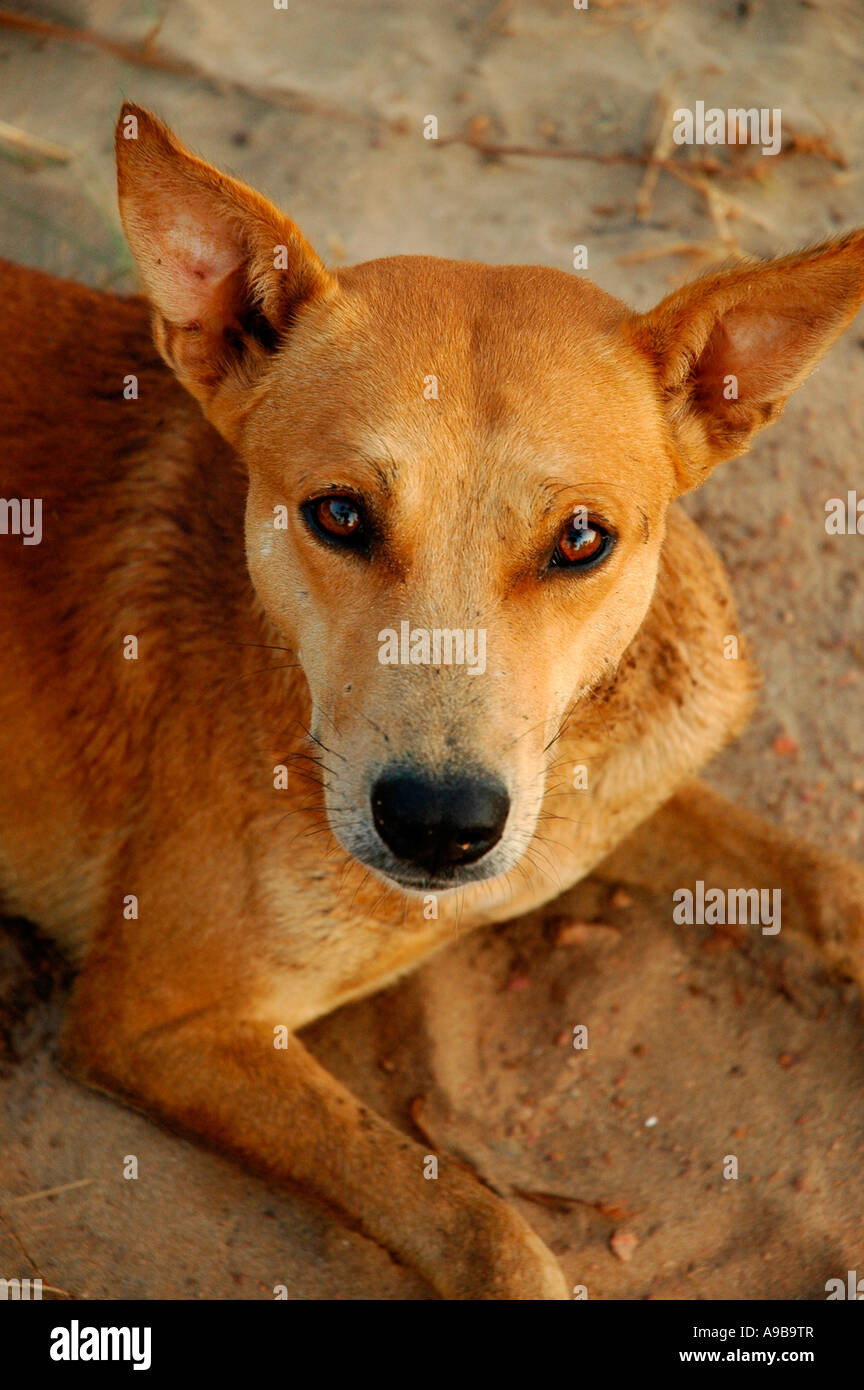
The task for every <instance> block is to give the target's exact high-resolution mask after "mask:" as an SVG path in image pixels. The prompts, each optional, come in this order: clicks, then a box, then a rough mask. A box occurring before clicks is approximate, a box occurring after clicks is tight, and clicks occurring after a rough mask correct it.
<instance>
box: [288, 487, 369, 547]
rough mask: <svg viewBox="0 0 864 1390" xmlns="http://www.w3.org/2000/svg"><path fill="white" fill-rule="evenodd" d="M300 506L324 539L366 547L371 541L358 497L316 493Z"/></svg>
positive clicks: (309, 523) (309, 521)
mask: <svg viewBox="0 0 864 1390" xmlns="http://www.w3.org/2000/svg"><path fill="white" fill-rule="evenodd" d="M301 510H302V512H303V515H304V517H305V518H306V522H307V525H309V526H310V527H311V529H312V530H313V531H314V532H315V533H316V535H318V536H320V537H321V538H322V540H325V541H329V542H330V543H333V544H336V545H342V546H346V547H348V548H350V549H351V550H363V549H365V548H366V546H367V545H368V543H369V532H368V526H367V523H366V517H365V515H364V512H363V506H362V504H361V503H360V502H358V500H357V498H356V497H350V496H348V495H344V494H331V495H330V496H329V497H313V498H312V500H311V501H310V502H306V503H304V505H303V507H302V509H301Z"/></svg>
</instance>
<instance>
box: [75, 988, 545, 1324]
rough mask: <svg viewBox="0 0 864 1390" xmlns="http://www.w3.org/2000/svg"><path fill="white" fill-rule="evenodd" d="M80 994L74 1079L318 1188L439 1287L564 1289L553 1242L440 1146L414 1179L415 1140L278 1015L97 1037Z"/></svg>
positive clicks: (216, 1018) (101, 1029)
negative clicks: (432, 1164) (348, 1086)
mask: <svg viewBox="0 0 864 1390" xmlns="http://www.w3.org/2000/svg"><path fill="white" fill-rule="evenodd" d="M98 993H99V994H100V996H101V997H105V996H104V995H103V993H102V991H101V989H99V990H98ZM88 994H90V995H91V998H90V1000H88V999H87V995H88ZM79 995H80V1004H79V1006H78V1009H77V1010H76V1012H75V1013H74V1014H73V1016H72V1020H71V1023H70V1026H69V1029H68V1033H67V1058H68V1060H69V1062H70V1064H71V1067H72V1069H73V1071H74V1072H76V1073H77V1074H78V1075H79V1076H80V1077H81V1079H83V1080H87V1081H89V1082H90V1083H91V1084H95V1085H98V1086H100V1087H102V1088H104V1089H107V1090H109V1091H112V1092H114V1093H118V1094H120V1095H122V1096H124V1097H125V1098H126V1099H127V1100H128V1101H129V1102H130V1103H131V1104H132V1105H134V1106H135V1107H136V1108H140V1109H143V1110H146V1111H148V1112H150V1113H151V1114H154V1115H156V1116H158V1117H159V1118H161V1119H162V1120H163V1121H165V1122H166V1123H168V1124H169V1125H171V1126H174V1127H181V1128H182V1129H184V1130H186V1131H189V1132H191V1133H194V1134H197V1135H199V1136H202V1137H203V1138H205V1139H206V1140H207V1141H208V1142H210V1143H212V1144H214V1145H216V1146H217V1147H219V1148H220V1149H222V1150H223V1151H226V1152H228V1153H231V1154H232V1155H234V1156H235V1157H236V1158H238V1159H240V1160H241V1161H242V1162H244V1163H245V1164H247V1165H248V1166H249V1167H251V1168H253V1169H254V1170H256V1171H258V1172H259V1173H262V1174H264V1175H265V1176H267V1177H269V1178H270V1179H272V1180H275V1181H278V1182H283V1181H284V1182H289V1183H292V1184H296V1185H298V1186H299V1187H300V1188H301V1189H303V1190H305V1191H306V1192H308V1193H310V1194H312V1195H314V1196H316V1197H318V1198H321V1199H323V1200H325V1201H326V1202H327V1203H329V1204H330V1205H331V1206H333V1207H335V1208H337V1209H338V1210H339V1211H340V1212H341V1213H342V1214H343V1215H344V1216H345V1217H347V1219H348V1221H349V1222H350V1223H351V1224H352V1225H354V1226H356V1227H357V1228H359V1229H360V1230H361V1231H363V1232H364V1233H365V1234H366V1235H368V1236H371V1237H372V1239H373V1240H375V1241H377V1242H379V1243H380V1244H381V1245H383V1246H385V1247H386V1248H387V1249H388V1250H390V1251H391V1252H392V1253H393V1254H395V1255H396V1257H397V1258H399V1259H400V1260H403V1261H404V1262H405V1263H407V1264H409V1265H411V1266H412V1267H413V1268H415V1269H416V1270H418V1271H419V1273H420V1274H422V1275H423V1277H424V1278H426V1279H427V1280H428V1282H429V1283H430V1284H431V1285H432V1287H433V1288H434V1289H436V1290H437V1292H438V1293H439V1294H441V1295H442V1296H444V1297H446V1298H456V1299H471V1298H478V1299H496V1298H498V1299H562V1298H566V1297H567V1296H568V1295H567V1289H566V1286H565V1283H564V1279H563V1276H562V1274H561V1271H560V1268H559V1266H558V1264H557V1262H556V1260H555V1259H554V1257H553V1255H552V1254H551V1252H550V1251H549V1250H548V1249H547V1248H546V1246H545V1245H543V1243H542V1241H541V1240H540V1239H539V1238H538V1237H537V1236H536V1235H535V1233H534V1232H533V1231H532V1230H531V1228H530V1227H529V1226H528V1225H527V1224H526V1223H525V1222H524V1221H523V1219H522V1217H521V1216H520V1215H519V1214H518V1213H517V1212H516V1211H515V1210H513V1209H512V1208H511V1207H509V1206H507V1204H506V1203H505V1202H503V1201H501V1200H500V1199H499V1198H498V1197H496V1196H495V1195H494V1193H492V1192H490V1191H489V1190H488V1188H486V1187H484V1186H483V1185H482V1184H481V1183H480V1182H479V1181H478V1180H477V1179H476V1178H474V1177H473V1176H472V1175H471V1174H470V1173H469V1172H468V1171H467V1170H465V1169H464V1168H462V1167H460V1166H459V1165H458V1164H457V1163H456V1162H454V1161H453V1160H450V1159H448V1158H446V1157H443V1156H442V1157H441V1158H440V1159H439V1175H438V1177H437V1179H434V1180H428V1179H426V1178H425V1177H424V1158H425V1154H424V1150H423V1149H422V1148H420V1147H419V1146H418V1145H417V1144H415V1143H413V1142H412V1141H411V1140H410V1139H408V1138H407V1137H406V1136H405V1135H404V1134H402V1133H400V1132H399V1131H398V1130H396V1129H394V1128H393V1127H392V1126H391V1125H389V1124H388V1123H387V1122H386V1121H384V1120H383V1119H381V1118H380V1117H379V1116H378V1115H376V1114H374V1113H373V1112H372V1111H371V1110H369V1109H367V1108H366V1107H365V1106H364V1105H362V1104H361V1103H360V1102H359V1101H357V1100H356V1099H355V1098H354V1096H352V1095H351V1094H350V1093H349V1092H348V1091H347V1090H345V1088H344V1087H343V1086H341V1085H340V1084H339V1083H338V1082H337V1081H336V1080H335V1079H334V1078H333V1077H332V1076H330V1075H329V1074H328V1073H327V1072H326V1071H325V1070H324V1068H323V1067H321V1066H319V1064H318V1063H317V1062H316V1061H315V1059H314V1058H313V1057H312V1056H311V1055H310V1053H309V1052H307V1051H306V1049H305V1048H304V1047H303V1046H302V1045H301V1043H299V1042H298V1041H297V1039H296V1038H295V1037H294V1036H293V1035H290V1034H289V1035H287V1036H284V1035H283V1036H282V1037H280V1038H279V1039H278V1041H279V1043H280V1046H278V1047H277V1046H275V1045H274V1044H275V1042H276V1040H277V1039H276V1034H277V1033H279V1032H281V1031H282V1030H280V1029H278V1027H273V1026H269V1025H267V1024H264V1023H260V1022H244V1021H243V1020H242V1019H239V1018H237V1017H226V1016H225V1015H224V1014H218V1013H216V1012H212V1013H211V1012H207V1013H203V1014H202V1013H199V1014H197V1015H193V1016H187V1018H186V1020H182V1019H181V1020H180V1021H179V1022H177V1023H176V1024H174V1023H172V1024H168V1025H160V1026H159V1027H157V1028H152V1029H150V1030H148V1031H147V1032H145V1033H144V1034H142V1035H139V1036H137V1037H135V1038H129V1037H122V1036H118V1035H117V1034H116V1033H112V1035H111V1037H110V1039H108V1038H106V1036H105V1028H106V1026H107V1023H108V1012H109V1011H108V1009H107V1008H106V1009H105V1011H104V1013H103V1019H102V1022H101V1024H100V1023H97V1019H98V1011H97V1010H96V1009H94V1008H93V1007H92V1003H93V999H92V982H91V984H90V986H88V985H87V984H86V983H85V985H84V988H83V989H82V990H80V991H79ZM122 1012H123V1009H122V1007H121V1008H120V1009H118V1010H116V1011H115V1014H114V1016H115V1017H117V1015H118V1014H122ZM94 1025H95V1026H94ZM274 1277H275V1276H274Z"/></svg>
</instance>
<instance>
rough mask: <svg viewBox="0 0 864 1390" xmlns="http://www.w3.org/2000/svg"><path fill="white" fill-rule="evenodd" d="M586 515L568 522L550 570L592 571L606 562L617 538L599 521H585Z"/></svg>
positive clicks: (559, 540)
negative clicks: (595, 566) (602, 561)
mask: <svg viewBox="0 0 864 1390" xmlns="http://www.w3.org/2000/svg"><path fill="white" fill-rule="evenodd" d="M583 517H584V513H583V515H582V516H580V515H579V514H578V513H577V515H576V516H575V517H573V518H571V520H570V521H568V522H567V524H566V526H565V527H564V529H563V530H562V532H561V534H560V536H559V537H558V544H557V545H556V547H555V550H554V552H553V555H552V559H551V560H550V561H549V567H550V569H590V568H592V567H593V566H594V565H599V563H600V561H601V560H605V559H606V556H607V555H608V554H609V552H610V550H611V549H612V547H613V545H614V544H615V538H614V536H613V535H612V532H611V531H607V530H606V528H605V526H601V525H600V523H599V522H597V521H590V520H583Z"/></svg>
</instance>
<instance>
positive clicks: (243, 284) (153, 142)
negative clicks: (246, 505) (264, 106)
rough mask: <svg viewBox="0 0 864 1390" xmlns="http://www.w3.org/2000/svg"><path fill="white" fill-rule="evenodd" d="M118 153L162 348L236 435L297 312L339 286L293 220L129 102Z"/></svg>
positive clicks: (123, 202)
mask: <svg viewBox="0 0 864 1390" xmlns="http://www.w3.org/2000/svg"><path fill="white" fill-rule="evenodd" d="M115 148H116V154H117V184H118V196H119V202H120V216H121V219H122V222H123V228H124V231H125V233H126V238H127V240H128V242H129V245H130V247H131V249H132V254H133V255H134V257H135V260H136V262H137V264H138V270H139V273H140V275H141V279H142V281H143V284H144V287H145V290H146V292H147V295H148V297H149V299H150V301H151V304H152V306H153V310H154V336H155V339H156V344H157V347H158V348H159V351H160V352H161V354H162V356H163V357H164V358H165V361H166V362H167V363H168V365H169V366H170V367H171V368H172V369H173V370H174V372H175V373H176V374H177V376H178V377H179V379H180V381H182V382H183V384H184V386H186V388H187V389H188V390H189V391H190V392H191V393H192V395H193V396H195V397H196V399H198V400H199V401H201V403H202V405H204V408H205V412H206V413H207V414H208V415H209V416H210V417H211V418H213V419H214V423H216V424H217V425H219V427H220V428H221V429H222V430H223V432H224V433H227V434H229V435H230V433H231V429H230V424H231V420H232V417H233V415H234V414H235V413H236V412H237V411H238V410H240V409H241V408H242V404H243V399H244V397H246V396H247V395H248V389H249V387H250V386H251V385H252V384H253V383H254V381H255V380H256V378H257V377H258V376H259V375H260V373H261V371H262V370H263V369H264V368H265V367H266V365H267V363H268V361H269V360H270V357H271V354H272V353H273V351H274V350H275V348H276V347H277V346H278V344H279V341H280V338H281V336H282V335H283V334H284V333H285V332H286V330H287V329H288V328H289V327H290V325H291V321H292V319H293V318H294V316H295V315H296V313H297V311H298V309H300V307H301V306H302V305H304V304H307V303H309V302H310V301H311V300H313V299H317V298H320V297H323V296H330V295H332V294H333V293H334V292H335V288H336V282H335V279H334V278H333V276H331V275H330V274H329V272H328V271H327V270H326V269H325V268H324V266H323V265H322V263H321V261H320V260H319V259H318V257H317V256H316V255H315V252H314V251H313V250H312V248H311V247H310V246H309V244H308V242H307V241H306V239H305V238H304V237H303V235H302V234H301V232H300V231H299V229H298V228H297V227H296V226H295V225H294V223H293V222H292V221H290V219H289V218H287V217H285V216H284V215H283V214H282V213H281V212H279V211H278V209H277V208H275V207H273V205H272V203H269V202H268V201H267V199H266V198H263V197H261V195H260V194H258V193H255V192H254V191H253V190H252V189H251V188H247V187H246V186H245V185H244V184H242V183H238V182H237V181H236V180H235V179H231V178H228V177H227V176H226V175H225V174H221V173H219V172H218V170H216V169H214V168H212V167H211V165H209V164H207V163H205V162H204V160H201V159H197V158H196V157H195V156H194V155H192V154H190V153H189V151H188V150H186V149H184V147H183V146H182V145H181V144H180V142H179V140H177V139H176V137H175V136H174V135H173V134H172V133H171V131H170V130H169V129H168V128H167V126H164V125H163V124H162V122H161V121H159V120H157V119H156V117H155V116H152V115H151V114H150V113H149V112H148V111H144V110H142V109H141V108H140V107H137V106H133V105H131V104H129V103H126V104H125V105H124V106H123V109H122V111H121V112H120V117H119V120H118V122H117V130H116V138H115Z"/></svg>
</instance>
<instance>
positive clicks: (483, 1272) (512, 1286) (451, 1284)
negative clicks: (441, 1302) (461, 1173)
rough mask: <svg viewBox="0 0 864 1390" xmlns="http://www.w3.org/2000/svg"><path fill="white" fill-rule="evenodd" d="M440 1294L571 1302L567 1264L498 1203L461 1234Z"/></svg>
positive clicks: (478, 1214)
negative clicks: (566, 1279) (565, 1275)
mask: <svg viewBox="0 0 864 1390" xmlns="http://www.w3.org/2000/svg"><path fill="white" fill-rule="evenodd" d="M452 1255H453V1258H452V1260H451V1261H450V1262H448V1268H447V1270H446V1272H443V1277H442V1278H440V1279H439V1280H437V1281H436V1283H437V1285H438V1291H439V1292H440V1293H441V1294H442V1295H443V1296H444V1298H448V1299H478V1300H485V1299H504V1300H507V1299H515V1300H522V1301H527V1300H538V1301H542V1302H548V1301H549V1300H561V1299H569V1298H570V1291H569V1289H568V1287H567V1284H566V1281H565V1279H564V1275H563V1273H562V1271H561V1266H560V1265H559V1264H558V1261H557V1260H556V1259H555V1256H554V1255H553V1254H552V1251H551V1250H550V1249H549V1247H548V1246H546V1245H544V1244H543V1241H542V1240H541V1239H540V1237H539V1236H538V1235H535V1233H534V1231H532V1229H531V1227H530V1226H529V1225H528V1223H527V1222H525V1221H523V1220H522V1217H521V1216H520V1215H519V1213H518V1212H517V1211H515V1210H514V1209H513V1208H512V1207H509V1206H507V1205H506V1203H504V1202H497V1201H496V1203H495V1206H494V1207H493V1208H492V1209H491V1210H487V1211H485V1212H483V1213H482V1214H481V1213H477V1214H476V1215H475V1218H474V1219H473V1220H472V1221H470V1222H467V1223H466V1224H465V1226H464V1227H463V1228H462V1231H461V1232H460V1239H459V1241H458V1244H457V1245H456V1247H455V1248H454V1249H453V1251H452Z"/></svg>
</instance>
